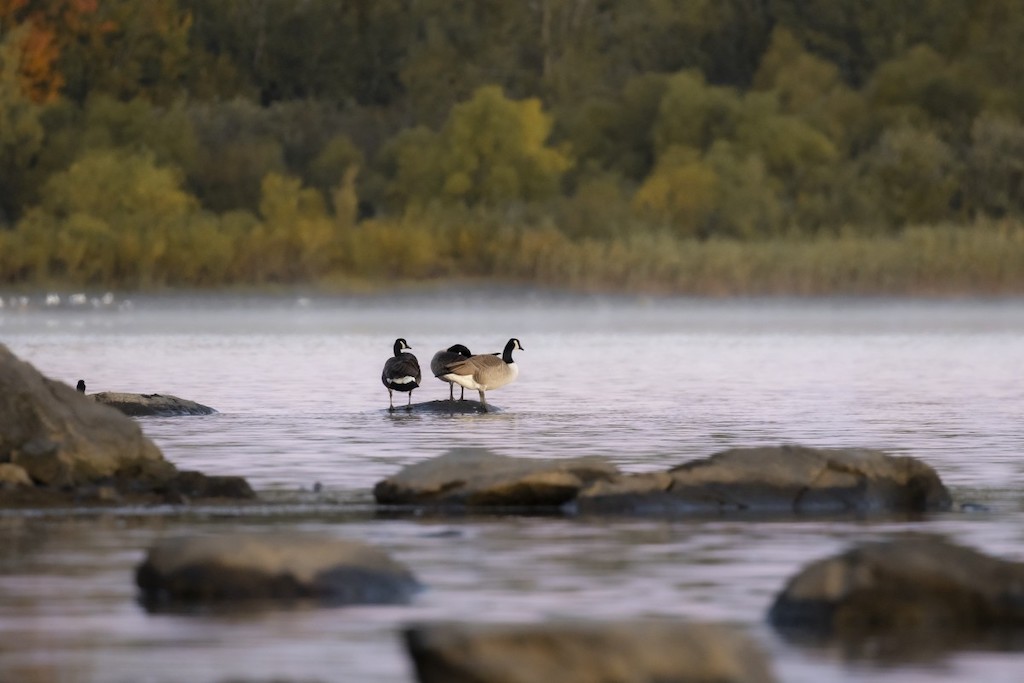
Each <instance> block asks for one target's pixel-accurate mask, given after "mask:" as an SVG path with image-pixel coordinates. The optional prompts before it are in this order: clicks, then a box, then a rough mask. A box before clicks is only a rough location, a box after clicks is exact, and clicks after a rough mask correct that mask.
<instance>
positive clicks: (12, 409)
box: [0, 345, 253, 507]
mask: <svg viewBox="0 0 1024 683" xmlns="http://www.w3.org/2000/svg"><path fill="white" fill-rule="evenodd" d="M0 466H4V470H5V474H4V475H3V477H4V481H6V482H8V483H7V484H5V485H3V486H0V506H14V507H25V506H29V507H34V506H50V505H66V504H69V503H74V504H78V503H91V502H96V503H102V504H110V503H118V502H124V503H140V502H167V501H172V502H179V501H181V500H184V499H186V498H188V497H189V496H190V495H193V494H195V496H196V497H222V496H223V497H227V496H228V495H229V494H230V495H231V497H251V496H252V495H253V493H252V490H251V489H250V488H249V486H248V484H246V483H245V481H244V480H242V479H241V478H239V477H206V476H205V475H202V474H199V473H189V472H179V471H178V469H177V468H176V467H175V466H174V465H172V464H171V463H170V462H168V461H167V460H165V459H164V457H163V454H162V453H161V452H160V450H159V449H158V448H157V447H156V445H154V444H153V442H152V441H150V440H149V439H148V438H146V436H145V435H144V434H143V433H142V430H141V428H140V427H139V425H138V423H137V422H135V421H134V420H131V419H129V418H127V417H125V416H124V415H123V414H121V413H119V412H118V411H116V410H112V409H110V408H108V407H106V406H104V405H101V404H100V403H97V402H95V401H92V400H89V398H87V397H85V396H83V395H82V394H80V393H79V392H77V391H75V390H74V389H72V388H71V387H69V386H67V385H65V384H63V383H61V382H56V381H53V380H50V379H47V378H46V377H43V376H42V375H41V374H40V373H39V372H38V371H37V370H36V369H35V368H33V367H32V366H31V365H29V364H28V363H25V362H23V361H21V360H19V359H18V358H16V357H15V356H14V355H13V354H12V353H11V352H10V350H9V349H7V347H5V346H3V345H0ZM19 471H20V472H21V473H22V474H24V477H23V476H22V475H21V474H19ZM26 477H27V479H28V482H27V484H26V481H25V478H26Z"/></svg>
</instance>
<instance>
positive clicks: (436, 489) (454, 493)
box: [373, 448, 619, 508]
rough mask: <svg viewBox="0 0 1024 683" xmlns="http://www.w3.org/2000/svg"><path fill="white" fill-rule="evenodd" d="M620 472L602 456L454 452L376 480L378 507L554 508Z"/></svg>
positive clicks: (478, 451)
mask: <svg viewBox="0 0 1024 683" xmlns="http://www.w3.org/2000/svg"><path fill="white" fill-rule="evenodd" d="M618 474H619V471H618V469H617V468H616V467H615V466H614V465H612V464H611V463H609V462H608V461H607V460H605V459H604V458H600V457H587V458H571V459H563V460H553V459H549V460H541V459H533V458H510V457H507V456H504V455H498V454H496V453H492V452H491V451H488V450H486V449H478V448H460V449H453V450H451V451H449V452H448V453H445V454H444V455H441V456H438V457H436V458H432V459H430V460H426V461H424V462H421V463H417V464H415V465H410V466H409V467H406V468H404V469H403V470H401V471H400V472H399V473H398V474H396V475H394V476H392V477H389V478H387V479H385V480H384V481H381V482H378V483H377V485H376V486H375V487H374V490H373V494H374V496H375V497H376V499H377V502H378V503H385V504H406V505H432V506H456V507H461V506H467V507H543V508H557V507H558V506H560V505H562V504H563V503H565V502H566V501H569V500H572V499H573V498H575V497H576V494H577V493H579V491H580V490H581V489H582V488H583V487H584V486H586V485H587V484H589V483H591V482H594V481H602V480H607V479H610V478H612V477H615V476H617V475H618Z"/></svg>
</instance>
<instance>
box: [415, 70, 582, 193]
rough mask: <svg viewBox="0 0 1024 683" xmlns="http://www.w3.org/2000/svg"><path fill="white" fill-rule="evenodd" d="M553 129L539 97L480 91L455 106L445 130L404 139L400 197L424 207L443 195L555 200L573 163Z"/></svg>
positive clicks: (420, 133)
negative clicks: (555, 143)
mask: <svg viewBox="0 0 1024 683" xmlns="http://www.w3.org/2000/svg"><path fill="white" fill-rule="evenodd" d="M550 133H551V118H550V117H549V116H548V115H547V114H545V113H544V112H543V110H542V109H541V105H540V101H539V100H536V99H529V100H522V101H514V100H510V99H508V98H506V97H505V95H504V93H503V92H502V91H501V89H500V88H497V87H492V86H489V87H485V88H480V89H479V90H477V91H476V93H475V94H474V95H473V98H472V99H471V100H469V101H467V102H464V103H462V104H460V105H457V106H456V107H454V108H453V109H452V111H451V114H450V115H449V117H448V120H447V122H446V123H445V125H444V127H443V128H442V130H441V132H440V133H439V134H436V135H435V134H434V133H431V132H430V131H427V130H425V129H421V130H418V131H412V132H410V133H409V134H408V135H406V136H404V137H403V139H402V140H401V141H400V143H399V144H398V146H397V148H396V152H395V154H396V156H395V158H396V165H397V172H396V180H397V181H398V182H397V183H396V186H395V191H396V194H399V195H402V194H404V195H405V197H406V199H407V200H408V201H410V202H414V203H420V204H422V203H427V202H429V201H431V200H433V199H435V198H441V199H443V200H446V201H450V202H461V203H466V204H469V205H473V204H478V203H482V204H487V205H501V204H504V203H507V202H511V201H517V200H524V201H530V200H534V199H542V198H545V197H550V196H552V195H554V194H555V193H556V192H558V190H559V181H560V180H561V177H562V175H563V174H564V173H565V171H566V170H568V169H569V167H570V166H571V164H572V162H571V160H570V158H569V156H568V155H567V154H566V153H565V152H563V151H560V150H557V149H553V148H551V147H549V146H548V145H547V139H548V136H549V135H550Z"/></svg>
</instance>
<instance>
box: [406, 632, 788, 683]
mask: <svg viewBox="0 0 1024 683" xmlns="http://www.w3.org/2000/svg"><path fill="white" fill-rule="evenodd" d="M405 642H406V647H407V649H408V651H409V654H410V655H411V657H412V660H413V662H414V664H415V666H416V674H417V678H418V680H419V682H420V683H536V681H559V683H620V682H621V683H625V682H635V683H647V682H654V681H686V682H687V683H702V682H705V681H706V682H707V683H712V682H713V683H768V682H770V681H774V680H775V677H774V675H773V674H772V671H771V666H770V664H769V661H768V659H767V657H766V656H765V655H764V653H763V652H761V650H760V649H759V648H758V647H756V646H755V645H754V643H753V642H752V641H751V640H750V639H749V638H748V637H746V636H744V635H743V634H742V633H740V632H738V631H735V630H732V629H728V628H725V627H721V626H716V625H710V624H685V623H673V622H653V621H652V622H621V623H612V624H601V623H565V624H557V623H550V624H540V625H532V626H531V625H471V624H433V625H430V624H428V625H418V626H414V627H412V628H409V629H407V630H406V631H405Z"/></svg>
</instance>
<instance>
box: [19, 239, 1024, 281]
mask: <svg viewBox="0 0 1024 683" xmlns="http://www.w3.org/2000/svg"><path fill="white" fill-rule="evenodd" d="M416 227H417V228H419V230H418V238H417V243H416V244H417V248H418V250H420V252H421V254H420V256H419V258H418V260H415V262H412V261H410V262H409V263H411V265H408V266H406V265H403V261H402V260H401V259H398V260H395V261H392V262H390V263H388V264H387V265H384V266H382V265H381V264H382V260H381V259H380V258H379V256H380V255H381V254H382V253H384V252H385V251H386V248H387V245H388V243H391V242H392V240H390V239H389V240H388V242H383V243H377V242H375V241H374V239H373V232H372V231H370V230H368V231H367V232H366V233H365V234H364V237H365V240H363V242H362V243H361V244H360V246H359V250H360V252H361V253H363V254H375V255H376V256H377V257H378V258H370V259H369V261H368V262H369V263H374V264H376V266H377V267H375V268H372V269H368V268H365V267H360V266H361V265H365V264H360V263H359V262H356V263H355V264H354V267H348V268H344V267H342V268H334V269H329V270H326V271H325V272H321V273H318V274H314V275H311V276H310V277H307V278H301V277H300V278H296V279H295V280H294V281H289V282H260V281H258V280H255V279H254V280H253V281H246V279H245V278H241V279H235V281H231V280H225V281H222V282H217V281H214V282H203V283H190V282H187V281H181V280H178V279H177V278H175V277H174V276H173V272H172V273H170V276H168V274H166V273H165V274H164V275H163V277H162V278H160V279H157V280H155V281H154V280H150V281H149V284H147V285H146V286H138V284H137V282H136V283H133V282H125V281H120V282H119V281H112V282H96V281H87V280H83V279H81V278H79V277H75V273H68V272H64V273H63V274H61V275H60V276H57V273H55V272H46V271H36V272H35V273H34V274H33V276H30V277H24V278H21V279H18V278H16V277H12V275H13V273H16V272H18V271H17V254H12V253H8V254H7V255H6V260H4V259H0V265H2V264H5V263H6V264H7V265H8V266H9V268H8V271H6V272H5V271H3V270H2V269H0V288H2V290H3V291H6V292H26V291H38V290H41V289H47V290H65V291H67V290H88V291H107V290H111V291H121V292H139V293H174V292H211V291H218V292H226V293H227V292H233V293H237V294H243V295H244V294H263V295H267V294H270V295H272V294H274V293H302V292H308V293H312V294H355V295H359V294H376V293H385V292H388V291H400V290H418V289H424V288H427V289H450V290H457V289H459V288H460V287H461V288H466V289H477V288H485V289H486V288H488V287H495V288H497V289H502V288H516V287H528V288H540V289H545V290H552V291H566V292H578V293H592V294H616V293H622V294H639V295H669V296H700V297H746V296H796V297H804V296H812V297H816V296H910V297H964V296H1016V295H1024V223H1021V222H1017V221H984V222H977V223H974V224H971V225H966V226H953V225H940V226H930V227H914V228H908V229H905V230H903V231H901V232H899V233H896V234H891V235H864V234H863V233H856V232H852V231H851V232H848V233H844V234H838V235H819V236H813V237H792V238H782V237H780V238H775V239H770V240H759V241H739V240H726V239H712V240H706V241H701V240H696V239H679V238H674V237H671V236H668V235H665V234H653V233H641V234H636V235H631V236H628V237H626V238H622V239H612V240H595V239H585V240H572V239H570V238H568V237H566V236H565V235H564V234H563V233H561V232H559V231H558V230H556V229H554V228H552V227H540V228H523V227H518V228H509V229H500V230H492V231H491V232H489V233H485V232H484V229H483V228H477V229H475V230H473V231H472V232H473V234H471V235H469V236H468V237H466V236H465V234H464V238H465V239H464V240H463V243H464V244H467V245H468V246H469V248H467V249H463V250H461V251H455V252H453V251H452V249H451V248H450V244H451V240H450V239H449V238H450V232H451V230H452V229H455V230H462V228H461V227H455V228H452V227H451V226H447V227H442V228H438V227H437V226H429V225H428V226H416ZM396 229H401V230H409V229H413V228H412V226H410V225H404V224H398V225H391V226H388V230H389V231H393V230H396ZM352 237H353V236H352V235H349V239H352ZM423 254H426V255H427V256H423ZM183 257H184V255H183Z"/></svg>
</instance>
